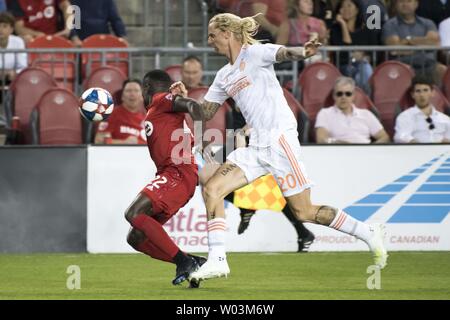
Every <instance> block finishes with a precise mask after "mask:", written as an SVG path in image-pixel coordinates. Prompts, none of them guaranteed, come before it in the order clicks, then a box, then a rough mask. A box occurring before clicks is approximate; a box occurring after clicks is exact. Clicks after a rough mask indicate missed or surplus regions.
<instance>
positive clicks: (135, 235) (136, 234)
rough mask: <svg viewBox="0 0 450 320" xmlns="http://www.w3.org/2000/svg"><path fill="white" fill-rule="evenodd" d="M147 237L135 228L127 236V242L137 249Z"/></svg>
mask: <svg viewBox="0 0 450 320" xmlns="http://www.w3.org/2000/svg"><path fill="white" fill-rule="evenodd" d="M144 239H145V236H144V233H143V232H142V231H139V230H137V229H135V228H133V229H131V230H130V232H128V235H127V242H128V244H129V245H130V246H132V247H133V248H136V247H137V246H138V245H139V244H140V243H141V242H142V241H144Z"/></svg>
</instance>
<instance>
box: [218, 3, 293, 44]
mask: <svg viewBox="0 0 450 320" xmlns="http://www.w3.org/2000/svg"><path fill="white" fill-rule="evenodd" d="M216 5H217V9H218V11H219V12H229V13H233V14H235V15H237V16H239V17H241V18H242V17H248V16H253V15H256V14H258V13H261V15H259V16H258V17H256V18H255V19H256V21H258V23H259V24H260V28H259V31H258V34H257V35H256V36H255V38H256V39H259V40H266V41H268V42H272V43H275V41H276V39H277V36H278V28H279V27H280V25H281V23H282V22H283V21H285V20H286V0H217V4H216Z"/></svg>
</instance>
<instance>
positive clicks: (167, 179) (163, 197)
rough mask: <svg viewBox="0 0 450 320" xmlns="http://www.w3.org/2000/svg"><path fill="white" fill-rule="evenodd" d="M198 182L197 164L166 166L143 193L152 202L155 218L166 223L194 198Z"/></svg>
mask: <svg viewBox="0 0 450 320" xmlns="http://www.w3.org/2000/svg"><path fill="white" fill-rule="evenodd" d="M197 182H198V174H197V166H195V169H194V168H193V167H191V166H186V168H183V167H182V168H180V167H175V166H173V167H166V168H164V169H163V170H161V171H159V172H157V173H156V176H155V179H153V181H152V182H150V183H149V184H148V185H146V186H145V188H144V189H143V190H142V191H141V193H143V194H145V195H146V196H147V197H148V198H149V199H150V201H151V202H152V209H153V213H154V214H155V215H154V216H153V218H154V219H155V220H157V221H158V222H159V223H161V224H164V223H166V222H167V221H168V220H169V219H170V218H171V217H172V216H173V215H174V214H175V213H177V212H178V210H180V209H181V208H182V207H183V206H184V205H185V204H186V203H187V202H188V201H189V199H191V198H192V196H193V195H194V192H195V187H196V186H197Z"/></svg>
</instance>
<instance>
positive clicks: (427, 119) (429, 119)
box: [425, 117, 436, 130]
mask: <svg viewBox="0 0 450 320" xmlns="http://www.w3.org/2000/svg"><path fill="white" fill-rule="evenodd" d="M425 121H426V122H428V124H429V126H428V129H430V130H433V129H434V128H436V127H435V126H434V123H433V119H431V117H428V118H426V119H425Z"/></svg>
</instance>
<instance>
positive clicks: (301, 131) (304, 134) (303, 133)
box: [283, 88, 309, 142]
mask: <svg viewBox="0 0 450 320" xmlns="http://www.w3.org/2000/svg"><path fill="white" fill-rule="evenodd" d="M283 93H284V97H285V98H286V101H287V103H288V105H289V107H290V108H291V110H292V112H293V113H294V116H295V119H297V123H298V128H297V131H298V137H299V140H300V142H308V141H309V139H308V136H309V118H308V114H307V113H306V111H305V110H304V109H303V107H302V105H301V104H300V102H298V100H297V99H295V97H294V95H293V94H292V93H290V92H289V91H288V90H286V89H284V88H283Z"/></svg>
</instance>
